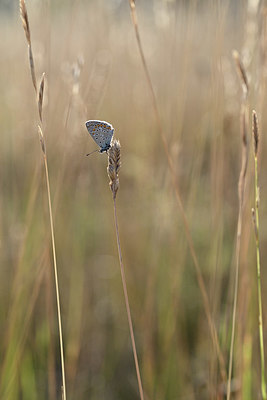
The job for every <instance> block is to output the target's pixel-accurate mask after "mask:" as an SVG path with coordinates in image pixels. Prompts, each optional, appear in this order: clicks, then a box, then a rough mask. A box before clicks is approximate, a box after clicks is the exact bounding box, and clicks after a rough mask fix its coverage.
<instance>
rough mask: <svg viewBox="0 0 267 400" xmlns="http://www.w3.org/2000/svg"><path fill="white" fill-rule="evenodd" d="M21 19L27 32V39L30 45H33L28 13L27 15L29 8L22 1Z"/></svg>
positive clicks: (22, 0)
mask: <svg viewBox="0 0 267 400" xmlns="http://www.w3.org/2000/svg"><path fill="white" fill-rule="evenodd" d="M19 3H20V17H21V20H22V25H23V28H24V31H25V35H26V39H27V42H28V45H29V46H30V45H31V34H30V25H29V19H28V13H27V8H26V4H25V1H24V0H20V2H19Z"/></svg>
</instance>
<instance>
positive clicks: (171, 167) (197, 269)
mask: <svg viewBox="0 0 267 400" xmlns="http://www.w3.org/2000/svg"><path fill="white" fill-rule="evenodd" d="M129 4H130V8H131V16H132V21H133V26H134V30H135V36H136V40H137V45H138V49H139V53H140V56H141V60H142V64H143V68H144V72H145V75H146V80H147V83H148V86H149V90H150V92H151V96H152V103H153V109H154V113H155V117H156V121H157V124H158V128H159V133H160V138H161V141H162V144H163V148H164V152H165V155H166V158H167V162H168V167H169V170H170V173H171V179H172V184H173V187H174V191H175V197H176V200H177V203H178V207H179V209H180V212H181V215H182V220H183V225H184V229H185V235H186V240H187V243H188V246H189V250H190V253H191V256H192V259H193V264H194V268H195V272H196V277H197V282H198V286H199V288H200V292H201V295H202V300H203V306H204V311H205V314H206V317H207V321H208V325H209V329H210V334H211V338H212V342H213V345H214V348H215V351H216V353H217V357H218V360H219V364H220V373H221V378H222V381H223V382H226V381H227V374H226V367H225V362H224V357H223V354H222V351H221V348H220V343H219V339H218V334H217V330H216V327H215V324H214V321H213V318H212V314H211V309H210V303H209V297H208V293H207V289H206V286H205V282H204V279H203V275H202V272H201V268H200V265H199V262H198V258H197V255H196V251H195V247H194V243H193V239H192V235H191V232H190V228H189V224H188V220H187V216H186V214H185V210H184V206H183V202H182V199H181V195H180V190H179V187H178V183H177V176H176V171H175V167H174V163H173V160H172V157H171V155H170V151H169V146H168V142H167V139H166V134H165V132H164V129H163V125H162V122H161V118H160V114H159V109H158V104H157V99H156V95H155V92H154V88H153V84H152V80H151V77H150V73H149V70H148V66H147V63H146V58H145V55H144V51H143V46H142V42H141V37H140V34H139V28H138V22H137V15H136V6H135V1H134V0H129Z"/></svg>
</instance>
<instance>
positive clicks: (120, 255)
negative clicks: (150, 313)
mask: <svg viewBox="0 0 267 400" xmlns="http://www.w3.org/2000/svg"><path fill="white" fill-rule="evenodd" d="M113 205H114V220H115V229H116V238H117V246H118V254H119V261H120V270H121V280H122V286H123V293H124V299H125V305H126V311H127V318H128V324H129V329H130V336H131V342H132V348H133V355H134V362H135V369H136V375H137V381H138V387H139V393H140V399H141V400H144V392H143V386H142V380H141V374H140V368H139V362H138V357H137V351H136V345H135V338H134V331H133V323H132V317H131V311H130V304H129V298H128V292H127V286H126V278H125V272H124V266H123V262H122V254H121V245H120V237H119V228H118V219H117V209H116V199H115V196H114V195H113Z"/></svg>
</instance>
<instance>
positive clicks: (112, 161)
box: [107, 139, 121, 199]
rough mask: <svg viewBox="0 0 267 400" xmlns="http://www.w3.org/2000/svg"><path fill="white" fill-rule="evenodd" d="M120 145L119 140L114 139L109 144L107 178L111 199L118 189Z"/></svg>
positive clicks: (114, 196)
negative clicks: (111, 194)
mask: <svg viewBox="0 0 267 400" xmlns="http://www.w3.org/2000/svg"><path fill="white" fill-rule="evenodd" d="M120 158H121V145H120V142H119V140H117V139H114V140H113V141H112V142H111V145H110V148H109V150H108V167H107V171H108V176H109V179H110V181H109V186H110V189H111V191H112V193H113V199H115V198H116V195H117V191H118V189H119V175H118V174H119V170H120V166H121V161H120Z"/></svg>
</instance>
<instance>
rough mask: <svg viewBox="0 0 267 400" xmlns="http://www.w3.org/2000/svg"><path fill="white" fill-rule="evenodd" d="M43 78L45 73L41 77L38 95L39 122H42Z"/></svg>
mask: <svg viewBox="0 0 267 400" xmlns="http://www.w3.org/2000/svg"><path fill="white" fill-rule="evenodd" d="M44 78H45V73H43V75H42V79H41V82H40V86H39V93H38V111H39V117H40V121H41V122H43V119H42V114H43V99H44Z"/></svg>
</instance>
